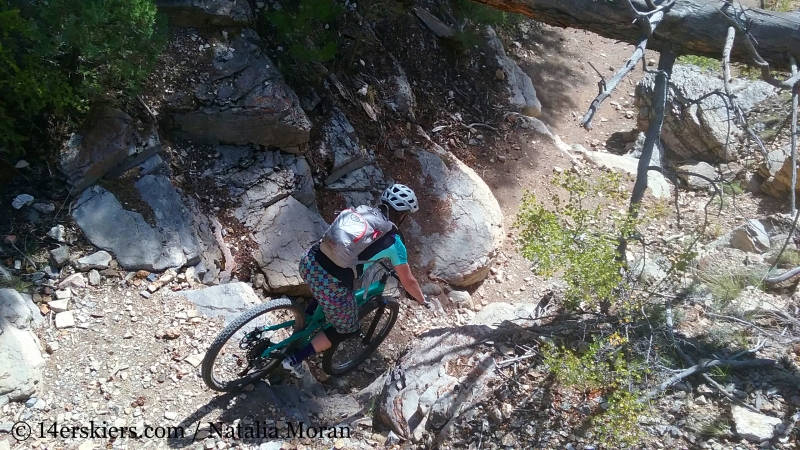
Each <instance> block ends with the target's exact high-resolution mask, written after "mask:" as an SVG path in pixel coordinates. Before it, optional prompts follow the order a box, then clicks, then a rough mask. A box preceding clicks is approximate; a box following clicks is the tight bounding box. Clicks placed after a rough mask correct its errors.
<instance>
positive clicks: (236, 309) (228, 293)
mask: <svg viewBox="0 0 800 450" xmlns="http://www.w3.org/2000/svg"><path fill="white" fill-rule="evenodd" d="M166 295H168V296H180V297H184V298H186V299H187V300H189V301H190V302H192V303H194V304H195V306H196V307H197V312H198V313H200V314H202V315H204V316H206V317H210V318H217V317H219V316H223V317H224V318H225V324H226V325H227V324H229V323H230V322H232V321H233V319H235V318H236V317H237V316H238V315H239V314H241V313H243V312H245V311H247V310H248V309H250V308H252V307H253V306H255V305H258V304H259V303H261V300H260V299H259V298H258V296H257V295H256V293H255V292H253V288H251V287H250V286H249V285H248V284H247V283H241V282H238V283H228V284H221V285H219V286H212V287H207V288H203V289H198V290H194V291H181V292H174V293H166Z"/></svg>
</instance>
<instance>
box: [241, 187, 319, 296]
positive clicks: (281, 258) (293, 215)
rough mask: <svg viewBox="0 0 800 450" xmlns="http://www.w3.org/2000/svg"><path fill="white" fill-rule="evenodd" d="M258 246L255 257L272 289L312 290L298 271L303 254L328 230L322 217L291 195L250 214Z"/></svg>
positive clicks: (249, 223) (302, 292) (294, 292)
mask: <svg viewBox="0 0 800 450" xmlns="http://www.w3.org/2000/svg"><path fill="white" fill-rule="evenodd" d="M245 226H246V227H247V228H248V229H250V230H252V231H253V236H254V238H255V240H256V243H257V244H258V249H257V250H255V251H254V252H253V258H254V259H255V260H256V263H258V266H259V268H261V271H262V272H264V275H266V277H267V285H268V287H269V288H268V289H269V290H270V291H271V292H278V293H285V294H289V295H305V294H310V292H309V290H308V286H307V285H305V283H304V281H303V279H302V278H301V277H300V272H299V271H298V264H299V263H300V258H301V257H302V256H303V255H304V254H305V252H306V250H308V248H309V247H310V246H311V245H312V244H313V243H314V242H316V241H317V240H319V239H320V238H321V237H322V235H323V234H324V233H325V230H327V228H328V225H327V224H326V223H325V221H324V220H323V219H322V217H321V216H320V215H319V214H317V213H316V212H314V211H311V210H310V209H308V208H307V207H305V206H304V205H302V204H301V203H300V202H298V201H297V200H295V199H294V198H293V197H287V198H285V199H283V200H281V201H279V202H277V203H275V204H274V205H272V206H270V207H269V208H267V209H266V210H264V211H263V212H261V213H260V214H254V215H252V216H250V217H248V218H247V220H246V221H245Z"/></svg>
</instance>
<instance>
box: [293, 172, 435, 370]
mask: <svg viewBox="0 0 800 450" xmlns="http://www.w3.org/2000/svg"><path fill="white" fill-rule="evenodd" d="M378 209H379V210H380V212H381V213H382V214H383V215H384V216H386V218H388V219H389V221H391V223H392V229H391V231H389V232H387V233H386V234H385V235H383V236H381V237H380V238H378V239H377V240H376V241H375V242H374V243H372V244H371V245H370V246H369V247H367V248H366V249H365V250H363V251H362V252H361V253H360V254H359V255H358V256H359V257H358V259H359V261H377V260H379V259H383V258H389V260H390V261H391V263H392V266H394V270H395V272H397V275H398V278H400V282H401V283H402V285H403V288H405V290H406V292H408V293H409V294H410V295H411V296H412V297H414V299H415V300H417V301H418V302H419V303H420V304H422V305H425V306H426V307H428V308H430V302H428V300H427V299H426V298H425V295H424V294H423V293H422V289H420V287H419V283H418V282H417V280H416V278H414V275H413V274H412V273H411V268H410V267H409V265H408V253H407V251H406V247H405V244H404V243H403V239H402V238H401V236H400V234H399V230H398V229H397V225H399V224H402V223H403V221H404V220H405V218H406V217H407V216H408V214H410V213H414V212H416V211H418V210H419V203H418V201H417V196H416V195H415V194H414V191H412V190H411V188H409V187H408V186H405V185H402V184H393V185H392V186H389V187H388V188H386V190H384V191H383V194H381V204H380V205H379V206H378ZM362 270H363V267H362V266H359V267H358V273H354V271H353V269H352V268H347V267H339V266H337V265H336V264H334V263H333V261H331V259H330V258H328V257H327V256H326V255H325V253H323V252H322V251H320V245H319V242H317V243H316V244H314V245H313V246H312V247H311V248H310V249H309V250H308V251H307V252H306V254H305V255H304V256H303V258H302V259H301V260H300V274H301V275H302V277H303V279H304V280H305V282H306V283H308V285H309V286H310V287H311V293H312V295H313V297H314V299H315V300H316V302H318V303H319V304H320V305H321V306H322V310H323V311H324V312H325V318H326V319H327V320H328V321H329V322H330V323H331V324H332V325H333V326H332V327H330V328H328V329H326V330H323V331H321V332H319V333H317V335H316V336H314V338H313V339H312V340H311V342H310V343H309V344H308V345H306V346H305V347H303V348H302V349H300V350H298V351H296V352H294V353H293V354H292V355H290V356H289V357H287V358H286V359H284V360H283V364H282V365H283V368H284V369H286V370H288V371H289V372H291V373H292V375H294V376H295V377H297V378H302V377H303V376H304V375H305V372H306V369H305V367H304V366H303V361H304V360H305V359H306V358H308V357H310V356H312V355H314V354H316V353H319V352H322V351H324V350H327V349H328V348H330V347H331V346H332V345H333V344H338V343H339V342H342V341H343V340H345V339H346V338H347V337H349V336H351V335H353V334H355V333H356V332H357V331H358V329H359V323H358V306H357V303H356V298H355V295H354V294H353V283H354V281H355V278H356V275H360V273H361V271H362ZM316 302H315V301H314V300H312V301H311V304H310V305H309V308H308V309H307V310H306V312H307V313H309V314H310V313H311V312H313V310H314V308H315V307H316V304H315V303H316Z"/></svg>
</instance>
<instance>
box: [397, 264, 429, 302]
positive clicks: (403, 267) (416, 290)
mask: <svg viewBox="0 0 800 450" xmlns="http://www.w3.org/2000/svg"><path fill="white" fill-rule="evenodd" d="M394 270H395V272H397V276H398V277H399V278H400V283H402V284H403V288H404V289H405V290H406V292H408V293H409V294H411V296H412V297H414V299H415V300H417V301H418V302H419V303H420V304H424V303H425V295H423V294H422V289H420V287H419V283H418V282H417V279H416V278H414V274H412V273H411V267H409V266H408V264H398V265H396V266H394Z"/></svg>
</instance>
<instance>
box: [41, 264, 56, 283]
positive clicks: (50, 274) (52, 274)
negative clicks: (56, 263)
mask: <svg viewBox="0 0 800 450" xmlns="http://www.w3.org/2000/svg"><path fill="white" fill-rule="evenodd" d="M42 271H43V272H44V276H46V277H47V278H49V279H51V280H57V279H58V277H59V273H60V270H58V268H56V267H53V266H45V267H44V269H42Z"/></svg>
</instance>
